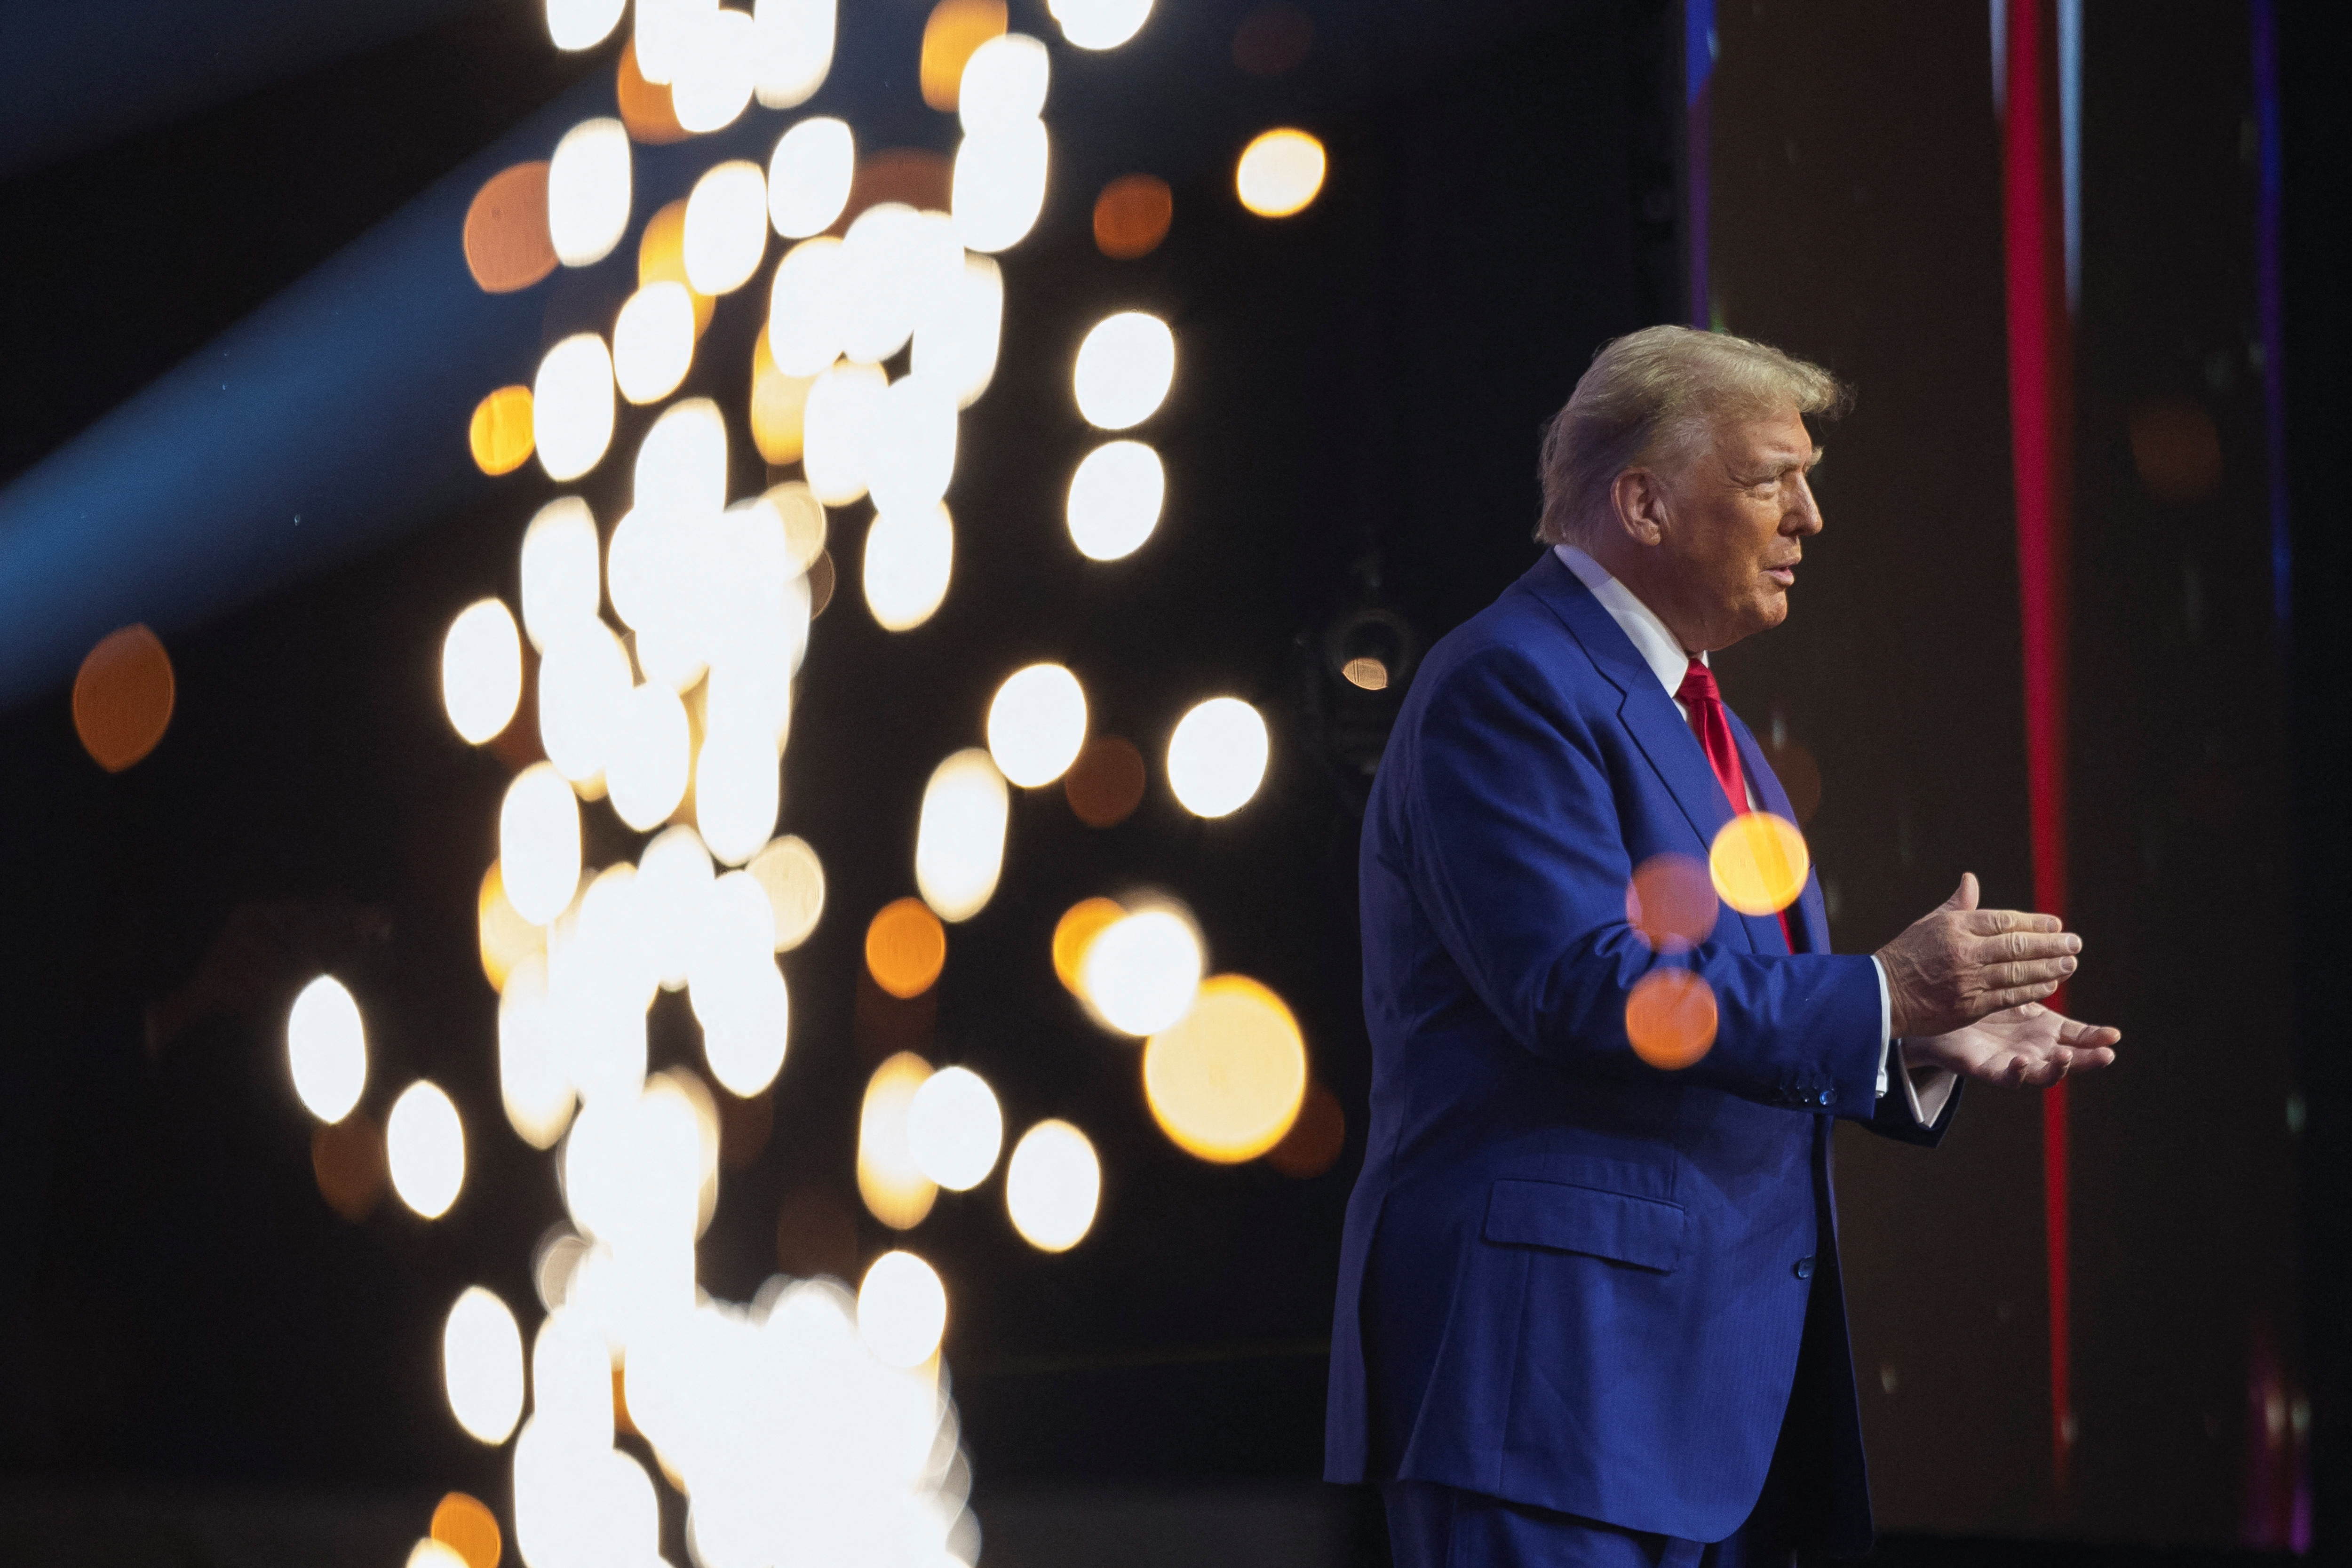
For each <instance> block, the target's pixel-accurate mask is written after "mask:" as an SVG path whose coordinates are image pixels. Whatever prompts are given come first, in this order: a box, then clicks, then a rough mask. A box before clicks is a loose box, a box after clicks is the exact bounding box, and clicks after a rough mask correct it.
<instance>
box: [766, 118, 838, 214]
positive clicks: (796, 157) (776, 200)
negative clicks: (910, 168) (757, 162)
mask: <svg viewBox="0 0 2352 1568" xmlns="http://www.w3.org/2000/svg"><path fill="white" fill-rule="evenodd" d="M856 174H857V140H856V137H855V136H854V135H853V134H852V133H851V132H850V129H849V126H848V124H847V123H846V122H845V121H839V120H835V119H833V118H831V117H830V116H825V115H819V116H817V117H815V118H814V119H810V120H803V121H800V122H799V123H798V124H796V125H794V126H793V128H792V129H791V130H789V131H787V132H784V133H783V134H782V136H780V137H778V138H777V139H776V150H775V152H774V153H771V154H770V155H769V158H768V221H769V222H770V223H771V224H772V225H774V226H775V230H776V232H777V233H778V234H780V235H782V237H784V238H786V239H806V238H807V237H809V236H811V235H814V234H823V233H824V231H825V230H826V229H829V228H831V227H832V226H833V225H834V220H835V219H836V218H838V217H840V216H841V209H842V208H843V207H845V206H846V205H849V185H850V182H851V181H852V180H853V179H854V178H856Z"/></svg>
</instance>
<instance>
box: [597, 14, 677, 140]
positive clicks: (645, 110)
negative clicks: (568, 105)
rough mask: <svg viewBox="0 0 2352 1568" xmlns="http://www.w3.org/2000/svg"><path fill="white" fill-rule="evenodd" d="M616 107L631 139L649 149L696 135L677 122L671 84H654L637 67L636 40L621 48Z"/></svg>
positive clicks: (614, 78)
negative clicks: (671, 99) (670, 90)
mask: <svg viewBox="0 0 2352 1568" xmlns="http://www.w3.org/2000/svg"><path fill="white" fill-rule="evenodd" d="M613 100H614V106H615V107H616V108H618V109H619V110H620V111H621V123H622V124H623V125H625V126H626V127H628V131H629V140H630V141H632V142H645V143H646V145H647V146H652V147H659V146H665V145H667V143H669V142H683V141H685V140H686V139H687V137H688V136H689V135H691V134H692V132H689V131H688V130H687V128H686V127H685V126H683V125H680V124H679V123H678V122H677V109H676V107H675V106H674V105H673V104H672V103H671V101H670V92H669V85H668V84H667V82H650V81H647V80H646V74H645V72H644V71H642V70H640V69H638V68H637V44H636V40H635V38H631V39H629V40H628V41H627V42H625V43H624V44H623V45H622V46H621V59H620V64H619V66H618V67H617V68H615V69H614V77H613Z"/></svg>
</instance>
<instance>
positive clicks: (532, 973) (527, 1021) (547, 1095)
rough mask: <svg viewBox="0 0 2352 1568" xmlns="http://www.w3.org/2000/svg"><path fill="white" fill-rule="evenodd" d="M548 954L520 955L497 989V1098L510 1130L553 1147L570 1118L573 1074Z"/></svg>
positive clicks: (533, 1144) (534, 1145)
mask: <svg viewBox="0 0 2352 1568" xmlns="http://www.w3.org/2000/svg"><path fill="white" fill-rule="evenodd" d="M564 1054H565V1053H564V1049H563V1044H562V1040H561V1039H560V1038H559V1037H558V1034H557V1025H556V1017H555V1010H554V1005H553V1003H552V1002H551V1000H550V998H549V996H548V994H547V956H546V954H545V953H544V952H533V953H529V954H527V955H525V956H524V957H523V958H522V959H521V960H520V962H518V963H516V964H515V966H514V968H513V970H512V971H511V972H509V974H508V975H507V983H506V984H505V986H504V987H503V988H502V989H501V990H500V991H499V1103H500V1104H501V1106H502V1107H503V1108H504V1110H506V1113H507V1124H508V1125H509V1126H510V1127H512V1128H513V1129H514V1131H515V1136H516V1137H518V1138H520V1139H521V1140H522V1141H523V1142H526V1143H528V1144H530V1146H531V1147H532V1148H534V1149H552V1148H554V1147H555V1143H556V1140H558V1139H560V1138H562V1136H563V1130H564V1129H565V1128H566V1127H569V1126H570V1125H571V1124H572V1077H571V1074H570V1073H569V1072H568V1071H567V1070H566V1068H565V1065H564Z"/></svg>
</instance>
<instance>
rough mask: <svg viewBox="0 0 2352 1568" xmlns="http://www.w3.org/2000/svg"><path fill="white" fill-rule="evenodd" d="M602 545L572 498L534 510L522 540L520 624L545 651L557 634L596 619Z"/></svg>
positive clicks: (600, 593) (586, 514)
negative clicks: (569, 627)
mask: <svg viewBox="0 0 2352 1568" xmlns="http://www.w3.org/2000/svg"><path fill="white" fill-rule="evenodd" d="M603 556H604V542H603V540H602V539H601V538H600V537H599V536H598V535H597V532H596V519H595V517H594V516H593V514H592V513H591V512H590V511H589V510H588V503H587V502H586V501H583V500H581V499H580V498H579V497H578V496H558V497H556V498H555V499H554V500H551V501H549V502H548V503H547V504H546V505H545V506H543V507H541V508H540V509H539V512H538V515H536V516H534V517H533V518H532V519H531V520H530V527H529V528H527V529H525V530H524V531H523V536H522V625H523V630H524V631H525V632H526V633H528V634H529V635H530V646H531V647H535V648H537V649H539V650H540V651H541V652H542V653H543V652H545V651H546V649H547V645H548V643H549V641H550V640H551V639H552V638H553V637H555V636H556V635H557V633H558V632H559V631H561V630H562V628H564V627H567V626H578V625H580V624H582V623H583V622H587V621H593V620H594V619H595V618H596V606H597V605H598V604H599V603H600V602H601V601H602V600H603V598H604V562H603Z"/></svg>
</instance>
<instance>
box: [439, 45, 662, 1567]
mask: <svg viewBox="0 0 2352 1568" xmlns="http://www.w3.org/2000/svg"><path fill="white" fill-rule="evenodd" d="M626 5H627V0H547V36H548V37H549V38H550V39H551V41H552V42H553V43H554V45H555V47H557V48H559V49H566V50H579V49H593V48H594V47H596V46H597V45H599V44H601V43H603V42H604V40H605V39H606V38H607V37H611V36H612V32H613V29H614V26H617V25H618V24H619V22H620V20H621V12H622V11H623V9H625V6H626ZM476 1568H482V1565H481V1564H476Z"/></svg>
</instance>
